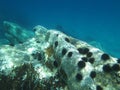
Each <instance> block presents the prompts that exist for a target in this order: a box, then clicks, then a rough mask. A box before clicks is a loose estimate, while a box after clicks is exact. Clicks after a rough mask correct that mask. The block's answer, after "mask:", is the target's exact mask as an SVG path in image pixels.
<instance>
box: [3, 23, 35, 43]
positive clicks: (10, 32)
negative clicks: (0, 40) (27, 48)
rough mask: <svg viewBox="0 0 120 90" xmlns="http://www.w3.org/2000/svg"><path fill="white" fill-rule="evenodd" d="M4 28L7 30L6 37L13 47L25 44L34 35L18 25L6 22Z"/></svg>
mask: <svg viewBox="0 0 120 90" xmlns="http://www.w3.org/2000/svg"><path fill="white" fill-rule="evenodd" d="M3 26H4V28H5V29H4V31H5V36H6V38H7V40H8V41H9V43H10V44H11V45H15V44H19V43H23V42H25V41H26V40H28V39H29V38H31V37H33V35H34V34H33V32H31V31H30V30H27V29H25V28H23V27H21V26H19V25H18V24H16V23H12V22H8V21H4V22H3Z"/></svg>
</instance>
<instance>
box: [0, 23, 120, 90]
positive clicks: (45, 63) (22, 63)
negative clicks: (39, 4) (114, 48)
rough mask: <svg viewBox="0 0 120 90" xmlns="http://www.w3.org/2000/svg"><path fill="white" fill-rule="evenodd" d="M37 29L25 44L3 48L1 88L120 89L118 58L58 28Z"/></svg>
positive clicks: (23, 89)
mask: <svg viewBox="0 0 120 90" xmlns="http://www.w3.org/2000/svg"><path fill="white" fill-rule="evenodd" d="M5 23H6V22H5ZM13 26H14V25H13ZM12 30H13V29H12ZM12 30H10V31H12ZM34 31H35V32H34V33H35V35H34V37H33V38H31V39H28V40H26V41H25V42H23V43H19V44H15V45H14V46H11V45H2V46H1V47H0V90H119V89H120V60H119V59H118V58H114V57H112V56H110V55H108V54H107V53H105V52H103V51H101V50H100V49H98V48H95V47H93V46H91V45H89V44H88V43H86V42H84V41H81V40H78V39H75V38H73V37H71V36H68V35H66V34H64V33H62V32H60V31H58V30H54V29H50V30H49V29H46V28H45V27H43V26H40V25H38V26H36V27H34ZM11 33H12V32H11ZM14 36H15V35H14ZM15 37H16V38H17V39H16V41H19V40H20V36H18V37H17V36H15ZM11 40H12V39H11Z"/></svg>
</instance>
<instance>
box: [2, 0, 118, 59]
mask: <svg viewBox="0 0 120 90" xmlns="http://www.w3.org/2000/svg"><path fill="white" fill-rule="evenodd" d="M4 20H7V21H11V22H15V23H18V24H20V25H21V26H24V27H25V28H29V29H32V28H33V27H34V26H35V25H38V24H40V25H43V26H45V27H47V28H55V27H56V26H57V25H59V26H61V27H62V28H63V29H62V30H63V32H65V33H66V34H68V35H71V36H73V37H75V38H78V39H81V40H84V41H88V42H91V41H96V42H99V43H100V44H101V46H102V48H103V50H104V51H105V52H107V53H109V54H111V55H112V56H115V57H118V58H119V57H120V53H119V52H120V39H119V34H120V0H0V34H1V37H3V36H4V35H3V28H2V22H3V21H4Z"/></svg>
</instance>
